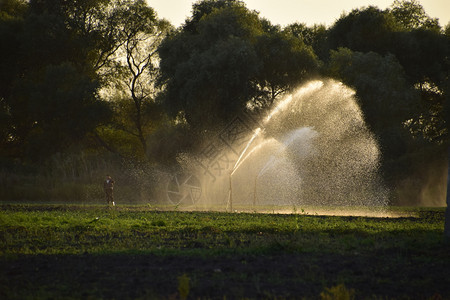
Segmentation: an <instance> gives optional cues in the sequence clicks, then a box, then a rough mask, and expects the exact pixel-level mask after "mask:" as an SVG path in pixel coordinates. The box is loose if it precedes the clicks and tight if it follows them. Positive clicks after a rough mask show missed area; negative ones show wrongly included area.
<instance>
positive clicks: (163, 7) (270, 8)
mask: <svg viewBox="0 0 450 300" xmlns="http://www.w3.org/2000/svg"><path fill="white" fill-rule="evenodd" d="M147 2H148V3H149V5H150V6H151V7H153V8H154V9H155V10H156V12H157V13H158V17H159V18H165V19H167V20H169V21H170V22H171V23H172V24H173V25H175V26H177V27H178V26H180V25H181V24H182V23H183V22H184V20H185V19H186V17H189V16H190V15H191V9H192V3H194V2H197V1H196V0H147ZM244 2H245V3H246V4H247V8H249V9H254V10H257V11H259V12H260V16H261V17H264V18H267V19H269V20H270V21H271V22H272V24H279V25H282V26H284V25H287V24H291V23H294V22H302V23H306V24H307V25H313V24H325V25H327V26H329V25H331V24H333V22H334V21H335V20H336V19H338V18H339V17H340V15H341V14H342V13H343V12H350V11H351V10H352V9H353V8H360V7H363V6H369V5H375V6H378V7H379V8H380V9H385V8H387V7H389V6H390V5H391V4H392V3H393V2H394V0H244ZM420 3H421V4H422V6H423V7H424V8H425V11H426V13H427V14H428V15H429V16H431V17H433V18H439V23H440V24H441V26H445V25H447V23H448V22H449V21H450V0H420Z"/></svg>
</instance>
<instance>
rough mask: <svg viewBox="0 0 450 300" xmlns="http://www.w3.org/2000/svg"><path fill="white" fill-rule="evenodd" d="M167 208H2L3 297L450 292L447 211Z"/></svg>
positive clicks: (0, 278)
mask: <svg viewBox="0 0 450 300" xmlns="http://www.w3.org/2000/svg"><path fill="white" fill-rule="evenodd" d="M162 209H163V208H161V207H160V208H158V209H157V208H152V209H149V208H148V207H145V206H124V205H119V206H117V207H116V208H115V209H111V208H107V207H106V206H99V205H83V206H73V205H72V206H70V205H65V206H63V205H29V204H27V205H5V204H3V205H2V206H1V209H0V238H1V240H2V243H1V244H0V261H1V263H2V268H1V269H0V286H2V289H1V293H2V296H4V297H3V298H11V297H13V296H17V297H19V298H27V297H28V296H29V295H30V291H32V292H33V297H41V296H42V297H44V296H48V297H53V298H61V297H62V296H64V295H70V297H75V298H82V297H88V298H89V297H92V298H101V297H108V298H109V297H111V298H113V297H119V298H126V297H131V296H132V297H133V298H142V297H143V298H145V297H149V295H154V297H155V298H166V297H169V295H176V296H178V297H180V298H222V297H227V298H261V297H269V298H275V297H286V298H287V297H292V296H293V295H295V297H296V298H298V297H308V298H319V297H322V298H323V299H352V297H355V298H367V297H368V298H371V297H372V298H376V299H378V298H380V297H381V298H383V297H388V298H413V297H418V296H419V297H423V298H427V297H430V296H431V295H433V294H441V295H447V294H448V285H447V284H446V283H447V282H446V277H445V276H442V274H446V273H445V270H446V268H447V267H448V265H449V262H448V260H447V259H445V258H446V257H447V254H448V245H446V244H445V242H444V240H443V238H442V232H443V230H442V228H443V222H444V209H442V208H439V209H423V208H421V209H419V208H416V209H406V208H392V209H391V210H392V211H391V213H393V214H397V215H403V217H400V218H367V217H337V216H328V217H326V216H310V215H297V214H291V215H280V214H247V213H233V214H230V213H219V212H175V211H163V210H162ZM268 270H270V271H268ZM99 273H101V274H102V278H101V280H100V279H99V278H98V274H99ZM61 274H64V275H63V276H62V275H61ZM80 274H83V276H82V277H80ZM423 274H426V276H424V275H423ZM19 279H20V280H19ZM411 282H414V285H411ZM112 284H114V286H115V287H116V288H115V289H114V291H113V293H114V295H113V294H111V285H112ZM39 287H40V288H39ZM349 287H351V288H349ZM108 291H109V292H108ZM176 296H175V297H176ZM343 297H348V298H343Z"/></svg>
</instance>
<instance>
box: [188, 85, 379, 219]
mask: <svg viewBox="0 0 450 300" xmlns="http://www.w3.org/2000/svg"><path fill="white" fill-rule="evenodd" d="M259 124H260V126H259V127H257V128H254V129H253V131H251V132H249V133H248V137H247V138H246V142H245V143H244V144H243V145H242V147H241V148H240V150H239V152H237V151H234V152H233V151H231V150H230V149H227V148H224V149H221V150H220V151H221V156H220V157H222V158H223V157H227V158H229V157H232V158H233V159H232V162H230V160H227V164H226V166H225V165H222V167H221V172H220V173H219V174H216V175H215V176H213V177H212V176H209V175H211V173H210V171H209V170H207V169H205V168H204V167H203V168H199V167H198V165H196V164H195V163H192V161H191V162H188V163H186V159H184V162H185V168H186V169H188V170H187V171H189V172H191V173H194V174H195V175H196V176H197V177H198V178H199V179H200V182H201V185H202V197H201V199H200V201H199V202H198V203H197V204H196V206H197V208H202V209H215V208H217V207H220V206H224V205H228V206H230V204H231V203H230V200H231V201H232V205H233V206H234V207H239V206H241V207H252V210H256V211H258V208H264V207H265V208H267V207H269V206H270V207H280V208H281V207H287V206H289V207H292V206H294V207H295V206H297V207H302V206H322V207H324V206H327V207H335V206H341V207H342V206H351V207H384V206H385V205H386V204H387V192H386V190H385V188H384V187H383V185H382V184H381V180H380V177H379V175H378V166H379V159H380V152H379V149H378V145H377V143H376V140H375V138H374V136H373V135H372V133H371V132H370V131H369V130H368V128H367V126H366V125H365V123H364V118H363V115H362V112H361V110H360V108H359V106H358V104H357V100H356V98H355V93H354V91H353V90H352V89H350V88H348V87H346V86H345V85H343V84H342V83H340V82H337V81H334V80H316V81H311V82H308V83H306V84H305V85H303V86H301V87H299V88H298V89H297V90H296V91H294V92H293V93H291V94H289V95H286V96H285V97H284V98H282V99H280V100H279V101H278V102H276V103H274V108H273V109H272V110H271V111H270V112H269V113H268V114H267V116H265V117H264V118H263V119H262V121H261V122H260V123H259ZM184 157H185V158H186V156H184ZM223 161H224V160H223V159H222V162H223ZM208 172H209V173H208ZM208 174H209V175H208Z"/></svg>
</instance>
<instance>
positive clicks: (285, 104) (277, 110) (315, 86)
mask: <svg viewBox="0 0 450 300" xmlns="http://www.w3.org/2000/svg"><path fill="white" fill-rule="evenodd" d="M322 86H323V82H322V81H319V80H317V81H312V82H310V83H309V84H307V85H306V86H304V87H302V88H300V89H299V90H298V91H297V92H296V93H295V96H297V97H299V96H301V95H302V94H305V93H308V92H313V91H314V90H316V89H319V88H321V87H322ZM292 100H293V95H292V94H289V95H287V96H286V97H284V98H283V99H282V100H281V101H280V102H279V103H278V104H277V105H276V106H275V107H274V108H273V109H272V110H271V111H270V112H269V114H268V115H267V117H266V118H265V119H264V121H263V126H262V127H258V128H257V129H256V130H255V131H254V133H253V135H252V136H251V138H250V139H249V141H248V142H247V144H246V146H245V147H244V149H243V150H242V152H241V153H240V155H239V157H238V159H237V160H236V163H235V164H234V166H233V168H232V169H231V171H230V173H229V197H228V203H227V207H229V210H230V211H231V212H232V211H233V184H232V177H233V174H234V173H235V172H236V170H237V169H238V168H239V167H240V166H241V164H242V162H244V161H245V160H246V159H247V158H248V157H249V156H250V155H252V153H253V150H254V149H253V150H252V151H250V152H249V153H248V154H247V155H246V156H244V155H245V154H246V153H247V151H248V150H249V148H250V147H251V145H252V144H253V142H254V141H255V139H256V138H257V137H258V136H260V134H262V133H263V131H264V126H265V125H266V124H267V123H268V122H270V120H271V119H272V118H273V117H274V116H275V115H277V114H278V113H280V112H281V111H283V110H284V109H286V108H287V107H288V106H289V104H290V103H291V102H292ZM265 169H267V164H266V166H265V167H264V168H262V169H261V171H260V172H259V173H258V174H257V175H256V176H255V180H254V184H253V206H255V205H256V198H257V197H256V186H257V181H258V177H259V176H260V174H261V173H262V172H263V171H264V170H265Z"/></svg>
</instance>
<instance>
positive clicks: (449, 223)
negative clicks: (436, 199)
mask: <svg viewBox="0 0 450 300" xmlns="http://www.w3.org/2000/svg"><path fill="white" fill-rule="evenodd" d="M447 159H448V166H447V208H446V210H445V225H444V235H445V237H446V239H448V240H450V145H449V146H448V149H447Z"/></svg>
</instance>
